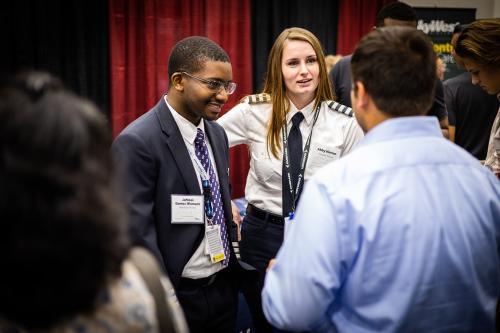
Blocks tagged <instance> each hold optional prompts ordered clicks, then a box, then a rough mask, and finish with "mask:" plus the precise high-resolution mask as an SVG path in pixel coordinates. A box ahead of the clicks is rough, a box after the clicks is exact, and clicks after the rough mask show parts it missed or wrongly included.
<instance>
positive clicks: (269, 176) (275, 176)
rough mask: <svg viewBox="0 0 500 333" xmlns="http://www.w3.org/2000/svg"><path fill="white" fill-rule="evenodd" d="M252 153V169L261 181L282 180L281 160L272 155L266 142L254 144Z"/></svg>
mask: <svg viewBox="0 0 500 333" xmlns="http://www.w3.org/2000/svg"><path fill="white" fill-rule="evenodd" d="M250 153H251V160H250V169H251V170H252V171H253V172H254V174H255V176H256V178H257V179H258V180H259V181H261V182H267V181H270V180H271V181H273V180H279V181H281V167H282V166H281V160H277V159H276V158H274V156H272V154H271V152H269V151H268V149H267V145H266V144H265V143H254V144H252V147H251V152H250Z"/></svg>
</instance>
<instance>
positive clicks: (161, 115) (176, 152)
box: [156, 98, 201, 194]
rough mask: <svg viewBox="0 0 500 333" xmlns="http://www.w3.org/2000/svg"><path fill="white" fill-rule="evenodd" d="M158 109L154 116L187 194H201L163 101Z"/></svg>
mask: <svg viewBox="0 0 500 333" xmlns="http://www.w3.org/2000/svg"><path fill="white" fill-rule="evenodd" d="M160 104H161V105H160V107H159V108H157V109H156V115H157V117H158V120H159V122H160V126H161V129H162V131H163V132H164V133H165V134H166V136H167V146H168V147H169V149H170V151H171V152H172V158H173V159H174V161H175V163H176V164H177V168H178V170H179V172H180V174H181V177H182V179H183V180H184V183H185V184H186V188H187V191H188V193H189V194H201V190H200V185H199V183H198V179H197V177H196V172H195V170H194V166H193V162H192V161H191V157H190V156H189V153H188V151H187V149H186V144H185V142H184V139H183V138H182V135H181V131H180V130H179V127H177V124H176V123H175V120H174V117H173V116H172V114H171V112H172V111H171V110H169V108H168V107H167V104H166V103H165V101H164V99H163V98H162V99H161V101H160Z"/></svg>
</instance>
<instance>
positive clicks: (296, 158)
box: [281, 112, 304, 217]
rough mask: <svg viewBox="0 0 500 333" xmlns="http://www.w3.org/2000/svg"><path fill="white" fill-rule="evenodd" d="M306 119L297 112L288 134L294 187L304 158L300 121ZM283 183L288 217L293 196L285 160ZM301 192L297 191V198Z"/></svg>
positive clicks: (285, 213) (284, 214)
mask: <svg viewBox="0 0 500 333" xmlns="http://www.w3.org/2000/svg"><path fill="white" fill-rule="evenodd" d="M302 120H304V115H303V114H302V112H297V113H296V114H295V115H294V116H293V117H292V124H293V125H292V128H291V129H290V133H289V134H288V153H289V158H290V174H291V176H292V186H293V189H295V188H296V187H297V178H298V177H299V171H300V162H301V159H302V134H300V128H299V126H300V123H301V122H302ZM281 178H282V184H283V216H284V217H288V215H289V214H290V212H291V211H292V204H293V202H292V197H291V195H290V186H289V184H288V173H287V170H286V168H285V161H284V160H283V171H282V177H281ZM299 196H300V193H297V198H298V197H299Z"/></svg>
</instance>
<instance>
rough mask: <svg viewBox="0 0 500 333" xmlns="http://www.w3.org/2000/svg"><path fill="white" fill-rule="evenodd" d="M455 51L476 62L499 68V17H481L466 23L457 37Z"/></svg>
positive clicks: (460, 55) (462, 56)
mask: <svg viewBox="0 0 500 333" xmlns="http://www.w3.org/2000/svg"><path fill="white" fill-rule="evenodd" d="M455 53H456V54H457V55H458V56H459V57H460V58H470V59H472V60H474V61H475V62H477V63H478V64H481V65H483V66H484V65H485V66H488V67H491V68H500V19H483V20H477V21H474V22H472V23H471V24H469V25H467V27H465V29H464V30H463V31H462V33H461V34H460V37H458V40H457V45H456V47H455Z"/></svg>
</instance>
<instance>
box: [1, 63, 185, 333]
mask: <svg viewBox="0 0 500 333" xmlns="http://www.w3.org/2000/svg"><path fill="white" fill-rule="evenodd" d="M110 143H111V137H110V134H109V131H108V128H107V124H106V121H105V119H104V117H103V116H102V115H101V114H100V113H99V111H98V110H97V108H96V106H95V105H93V104H92V103H91V102H89V101H87V100H85V99H83V98H79V97H77V96H75V95H74V94H72V93H71V92H69V91H67V90H65V88H64V87H63V85H62V83H61V82H60V81H59V80H58V79H57V78H54V77H53V76H51V75H49V74H48V73H43V72H27V73H24V74H20V75H18V76H17V77H16V78H15V79H13V80H12V81H9V82H8V83H5V84H4V85H3V86H2V87H1V88H0V230H1V232H0V262H2V265H3V267H4V269H3V270H2V273H1V274H0V295H1V296H0V332H25V331H29V332H33V331H43V332H75V333H76V332H110V331H114V332H158V331H159V325H158V321H157V320H156V319H157V316H156V313H155V303H154V296H153V295H152V294H151V293H150V292H149V291H148V289H147V288H146V287H145V282H144V281H145V280H144V279H143V278H142V273H141V271H140V269H137V268H136V266H134V264H133V263H132V262H131V261H130V260H128V259H127V255H128V253H129V240H128V237H127V226H126V223H125V220H124V216H123V211H124V209H123V206H122V205H121V203H120V201H119V200H118V197H117V192H116V191H115V186H114V180H113V179H114V176H113V167H112V163H111V157H110V153H109V146H110ZM151 259H152V256H151ZM163 278H164V279H166V278H165V277H163ZM165 281H167V280H164V282H165ZM165 283H167V282H165ZM167 284H169V283H167ZM163 291H164V292H165V296H166V291H165V290H163ZM170 291H173V289H171V290H170ZM164 299H165V298H164ZM168 299H169V301H173V297H172V298H168ZM172 306H174V307H176V308H177V310H176V311H178V312H177V314H179V316H178V317H177V318H176V319H173V320H174V321H175V322H176V324H175V327H176V330H175V331H176V332H186V331H187V329H186V324H185V321H184V319H183V316H182V311H181V310H180V305H179V304H178V302H177V303H176V304H174V303H172Z"/></svg>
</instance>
